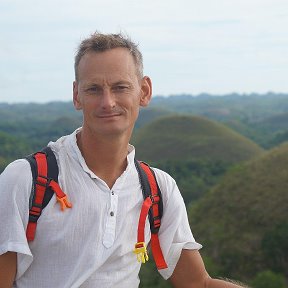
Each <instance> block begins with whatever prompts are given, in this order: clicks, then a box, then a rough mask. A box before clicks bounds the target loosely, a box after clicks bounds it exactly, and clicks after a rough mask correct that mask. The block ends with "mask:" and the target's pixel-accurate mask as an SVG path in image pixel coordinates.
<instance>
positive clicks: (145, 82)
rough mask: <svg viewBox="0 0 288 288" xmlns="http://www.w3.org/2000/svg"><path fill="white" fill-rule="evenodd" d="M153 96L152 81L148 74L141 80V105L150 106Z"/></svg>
mask: <svg viewBox="0 0 288 288" xmlns="http://www.w3.org/2000/svg"><path fill="white" fill-rule="evenodd" d="M151 97H152V81H151V79H150V78H149V77H148V76H144V77H143V79H142V80H141V97H140V106H142V107H146V106H148V104H149V102H150V100H151Z"/></svg>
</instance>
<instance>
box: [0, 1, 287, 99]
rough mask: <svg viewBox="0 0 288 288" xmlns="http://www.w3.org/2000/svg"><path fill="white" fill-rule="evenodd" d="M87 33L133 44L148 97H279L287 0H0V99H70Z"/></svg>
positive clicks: (284, 84)
mask: <svg viewBox="0 0 288 288" xmlns="http://www.w3.org/2000/svg"><path fill="white" fill-rule="evenodd" d="M96 30H97V31H100V32H103V33H118V32H120V31H122V32H124V33H126V34H128V35H130V36H131V38H132V39H133V40H134V41H135V42H136V43H138V44H139V48H140V50H141V51H142V54H143V57H144V74H145V75H148V76H150V77H151V79H152V82H153V95H163V96H168V95H176V94H192V95H198V94H201V93H210V94H213V95H225V94H228V93H233V92H236V93H240V94H244V93H245V94H249V93H259V94H263V93H267V92H276V93H277V92H279V93H288V0H217V1H216V0H198V1H195V0H173V1H170V0H145V1H136V0H134V1H132V0H121V1H116V0H106V1H104V0H103V1H99V0H93V1H92V0H81V1H74V0H57V1H56V0H46V1H39V0H25V1H24V0H0V41H1V42H0V43H1V45H0V102H8V103H18V102H25V103H27V102H39V103H46V102H50V101H70V100H71V99H72V82H73V80H74V71H73V65H74V63H73V62H74V55H75V51H76V49H77V46H78V45H79V43H80V41H81V40H83V39H85V37H87V36H89V35H90V34H91V33H93V32H94V31H96Z"/></svg>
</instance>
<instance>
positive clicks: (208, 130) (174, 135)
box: [132, 115, 262, 164]
mask: <svg viewBox="0 0 288 288" xmlns="http://www.w3.org/2000/svg"><path fill="white" fill-rule="evenodd" d="M132 142H133V143H134V144H135V146H136V147H137V157H138V158H139V159H142V160H144V161H147V162H149V163H150V162H153V161H154V162H157V163H160V162H161V161H163V159H169V160H178V161H180V160H181V161H183V160H199V159H201V160H205V161H207V160H210V161H222V162H225V163H229V164H232V163H238V162H239V161H243V160H247V159H250V158H251V157H255V156H257V155H260V154H261V153H262V149H261V148H260V147H259V146H258V145H256V144H255V143H254V142H252V141H251V140H248V139H247V138H245V137H243V136H241V135H240V134H238V133H236V132H234V131H233V130H231V129H229V128H228V127H226V126H224V125H222V124H220V123H217V122H215V121H211V120H208V119H205V118H203V117H195V116H187V115H186V116H185V115H183V116H169V117H163V118H160V119H158V120H156V121H154V122H151V123H150V124H148V125H146V126H144V127H143V128H141V129H140V130H139V131H138V132H137V133H136V134H135V135H134V137H133V141H132Z"/></svg>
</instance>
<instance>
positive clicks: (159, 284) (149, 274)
mask: <svg viewBox="0 0 288 288" xmlns="http://www.w3.org/2000/svg"><path fill="white" fill-rule="evenodd" d="M149 258H150V259H149V261H148V262H146V263H145V264H142V265H141V270H140V274H139V278H140V285H139V288H145V287H147V288H148V287H149V288H168V287H172V286H171V284H170V283H169V281H165V280H164V279H163V278H162V276H161V275H160V274H159V272H158V271H157V268H156V266H155V262H154V260H153V257H151V255H150V256H149Z"/></svg>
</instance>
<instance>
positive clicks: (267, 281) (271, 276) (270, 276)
mask: <svg viewBox="0 0 288 288" xmlns="http://www.w3.org/2000/svg"><path fill="white" fill-rule="evenodd" d="M251 285H252V287H253V288H263V287H265V288H287V285H286V281H285V278H284V276H283V275H281V274H276V273H274V272H272V271H269V270H266V271H262V272H259V273H258V274H257V275H256V277H255V278H254V279H253V281H252V283H251Z"/></svg>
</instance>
